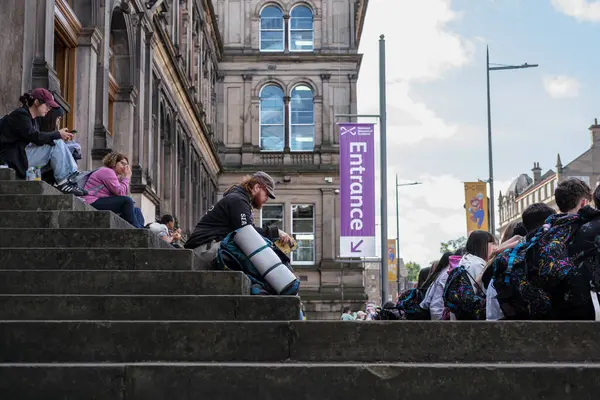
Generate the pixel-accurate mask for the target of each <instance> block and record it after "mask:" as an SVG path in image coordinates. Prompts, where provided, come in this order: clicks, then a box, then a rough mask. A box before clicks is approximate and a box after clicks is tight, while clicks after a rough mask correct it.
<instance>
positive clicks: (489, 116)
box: [485, 46, 538, 236]
mask: <svg viewBox="0 0 600 400" xmlns="http://www.w3.org/2000/svg"><path fill="white" fill-rule="evenodd" d="M485 59H486V74H487V123H488V161H489V169H490V177H489V180H488V182H489V183H490V230H491V231H490V232H491V234H492V235H494V236H495V232H496V221H495V220H496V217H495V216H494V211H495V208H494V162H493V158H492V111H491V107H492V106H491V102H490V71H499V70H504V69H522V68H535V67H537V66H538V64H527V63H525V64H522V65H500V66H495V67H490V48H489V46H488V47H486V55H485Z"/></svg>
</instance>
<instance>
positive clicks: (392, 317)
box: [373, 302, 406, 321]
mask: <svg viewBox="0 0 600 400" xmlns="http://www.w3.org/2000/svg"><path fill="white" fill-rule="evenodd" d="M373 319H374V320H377V321H399V320H403V319H406V318H405V317H404V315H403V313H402V312H401V311H400V310H399V309H398V308H397V307H396V305H395V304H394V303H392V302H388V303H385V304H384V305H383V308H378V309H377V313H376V314H375V315H374V316H373Z"/></svg>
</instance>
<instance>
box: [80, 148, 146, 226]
mask: <svg viewBox="0 0 600 400" xmlns="http://www.w3.org/2000/svg"><path fill="white" fill-rule="evenodd" d="M102 162H103V163H104V167H102V168H99V169H98V170H96V171H95V172H94V173H92V174H91V175H90V177H89V178H88V181H87V183H86V184H85V188H86V189H87V191H88V195H87V196H84V197H83V200H84V201H85V202H86V203H88V204H91V205H92V206H93V207H94V208H96V209H97V210H108V211H112V212H114V213H115V214H120V215H121V218H123V219H124V220H125V221H127V222H129V223H130V224H132V225H134V226H136V223H135V213H134V211H133V208H134V201H133V199H132V198H131V197H129V196H128V195H127V193H128V192H129V178H130V177H131V169H130V168H129V160H128V159H127V156H126V155H124V154H121V153H116V152H112V153H109V154H107V155H106V157H104V160H102Z"/></svg>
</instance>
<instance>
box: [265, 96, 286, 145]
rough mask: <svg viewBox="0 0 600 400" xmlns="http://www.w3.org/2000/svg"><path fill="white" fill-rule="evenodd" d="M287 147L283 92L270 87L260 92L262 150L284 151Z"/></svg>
mask: <svg viewBox="0 0 600 400" xmlns="http://www.w3.org/2000/svg"><path fill="white" fill-rule="evenodd" d="M284 146H285V109H284V106H283V90H281V88H280V87H279V86H275V85H268V86H265V87H264V88H263V89H262V90H261V91H260V148H261V149H262V150H268V151H283V147H284Z"/></svg>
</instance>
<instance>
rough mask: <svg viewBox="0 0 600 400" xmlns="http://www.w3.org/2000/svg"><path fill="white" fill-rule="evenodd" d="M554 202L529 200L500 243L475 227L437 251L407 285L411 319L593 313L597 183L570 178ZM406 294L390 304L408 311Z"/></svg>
mask: <svg viewBox="0 0 600 400" xmlns="http://www.w3.org/2000/svg"><path fill="white" fill-rule="evenodd" d="M555 200H556V204H557V207H558V210H554V209H553V208H552V207H550V206H548V205H547V204H544V203H535V204H531V205H530V206H528V207H527V208H526V209H525V210H524V211H523V213H522V216H521V217H522V218H521V219H522V222H513V223H511V224H509V225H508V226H507V228H506V230H505V231H504V233H503V235H502V238H501V239H500V240H499V241H497V240H496V238H495V237H494V236H493V235H491V234H490V233H489V232H485V231H474V232H472V233H471V234H470V235H469V237H468V239H467V243H466V246H465V247H464V248H460V249H458V250H456V251H455V252H453V253H450V252H448V253H445V254H443V255H442V257H441V258H440V260H439V261H438V262H436V263H434V264H433V265H432V267H431V271H430V272H429V274H428V276H427V277H426V279H425V280H424V282H422V283H421V284H418V286H417V288H415V289H413V293H414V294H415V296H414V297H415V298H419V299H421V302H420V303H419V304H418V310H417V313H414V314H419V313H420V314H421V316H423V315H425V316H424V317H423V318H418V319H431V320H454V319H467V320H502V319H561V320H572V319H595V318H596V310H595V309H594V303H595V302H596V301H597V295H596V293H595V281H596V277H595V273H597V271H596V269H597V268H598V267H600V266H599V265H597V260H598V258H599V252H598V250H599V247H597V246H598V244H599V243H598V242H597V239H596V238H597V237H598V238H600V211H598V209H600V187H598V188H596V190H595V191H594V193H592V190H591V189H590V187H589V186H588V185H587V184H586V183H585V182H583V181H582V180H580V179H577V178H569V179H566V180H564V181H562V182H560V183H559V184H558V185H557V188H556V191H555ZM406 297H407V295H406V294H402V295H401V296H400V297H399V302H398V303H397V304H396V306H397V307H399V308H400V310H401V311H406V312H408V313H409V314H410V311H412V310H411V304H410V302H409V301H408V302H407V301H406V300H405V299H406ZM412 304H414V303H412ZM520 305H523V306H524V309H522V310H521V309H520V308H519V307H520ZM413 308H414V307H413ZM409 319H410V318H409Z"/></svg>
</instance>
